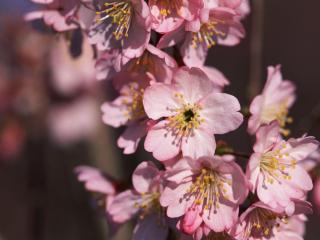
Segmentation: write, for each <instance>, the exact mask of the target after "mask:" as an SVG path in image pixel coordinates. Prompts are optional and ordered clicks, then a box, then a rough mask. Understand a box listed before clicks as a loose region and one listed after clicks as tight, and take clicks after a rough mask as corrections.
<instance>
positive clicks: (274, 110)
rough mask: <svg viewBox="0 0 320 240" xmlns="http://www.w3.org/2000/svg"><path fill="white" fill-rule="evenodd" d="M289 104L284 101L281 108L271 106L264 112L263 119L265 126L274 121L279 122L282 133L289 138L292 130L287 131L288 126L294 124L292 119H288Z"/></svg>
mask: <svg viewBox="0 0 320 240" xmlns="http://www.w3.org/2000/svg"><path fill="white" fill-rule="evenodd" d="M288 114H289V111H288V103H287V100H286V101H283V102H282V103H281V104H280V106H269V107H267V108H266V109H264V110H263V112H262V115H261V119H262V122H263V123H265V124H268V123H270V122H271V121H273V120H277V121H278V123H279V125H280V127H281V129H280V132H281V134H282V135H284V136H288V135H289V134H290V130H289V129H286V128H285V126H286V124H290V123H292V122H293V118H292V117H288Z"/></svg>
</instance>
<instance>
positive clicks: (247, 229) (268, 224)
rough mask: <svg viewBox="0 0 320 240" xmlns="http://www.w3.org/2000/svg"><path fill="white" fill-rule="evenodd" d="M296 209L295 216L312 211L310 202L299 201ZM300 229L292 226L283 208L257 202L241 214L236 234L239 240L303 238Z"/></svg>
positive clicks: (288, 239) (293, 239) (300, 239)
mask: <svg viewBox="0 0 320 240" xmlns="http://www.w3.org/2000/svg"><path fill="white" fill-rule="evenodd" d="M298 205H299V206H298ZM295 209H296V211H295V212H294V213H293V214H295V215H294V217H297V216H301V214H303V213H307V214H310V213H312V207H311V205H310V204H309V203H308V202H300V203H298V204H297V207H296V208H295ZM291 218H293V217H291ZM299 229H300V228H298V229H292V228H291V226H290V218H289V217H288V215H287V214H286V213H285V212H284V211H283V208H270V207H269V206H268V205H266V204H264V203H262V202H256V203H254V204H253V205H251V207H249V208H248V209H247V210H246V211H245V212H244V213H243V214H242V215H241V216H240V221H239V224H238V226H237V229H236V231H235V236H236V239H238V240H279V239H281V240H303V238H302V237H301V235H300V233H301V232H299Z"/></svg>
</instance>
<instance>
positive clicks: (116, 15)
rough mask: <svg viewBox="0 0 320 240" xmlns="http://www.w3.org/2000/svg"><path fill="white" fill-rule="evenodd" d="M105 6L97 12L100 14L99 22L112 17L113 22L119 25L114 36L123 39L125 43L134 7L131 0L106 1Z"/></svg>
mask: <svg viewBox="0 0 320 240" xmlns="http://www.w3.org/2000/svg"><path fill="white" fill-rule="evenodd" d="M104 8H105V9H103V10H101V11H98V12H96V14H97V15H98V18H97V22H103V21H105V20H107V19H109V18H112V22H111V24H116V25H117V27H116V29H115V30H114V31H113V36H114V38H115V39H116V40H121V42H122V44H123V40H124V38H127V37H128V32H129V28H130V25H131V19H132V15H133V9H132V5H131V2H130V1H126V0H123V1H114V2H106V3H104Z"/></svg>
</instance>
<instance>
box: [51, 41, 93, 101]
mask: <svg viewBox="0 0 320 240" xmlns="http://www.w3.org/2000/svg"><path fill="white" fill-rule="evenodd" d="M50 64H51V68H52V79H53V82H52V84H53V86H54V88H55V89H56V90H57V91H58V92H59V93H61V94H64V95H72V94H75V93H77V92H78V91H79V90H88V89H90V88H92V86H94V84H96V82H95V68H94V62H93V51H92V47H91V46H90V45H89V44H88V42H87V41H84V42H83V44H82V54H81V56H79V57H77V58H72V57H71V56H70V52H69V47H68V43H67V42H66V41H64V40H63V39H61V40H59V41H58V42H57V44H56V46H55V47H54V48H52V51H51V56H50Z"/></svg>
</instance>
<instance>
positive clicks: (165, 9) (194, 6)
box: [149, 0, 203, 33]
mask: <svg viewBox="0 0 320 240" xmlns="http://www.w3.org/2000/svg"><path fill="white" fill-rule="evenodd" d="M149 6H150V11H151V14H152V17H153V26H152V28H153V29H154V30H155V31H157V32H159V33H167V32H170V31H172V30H175V29H176V28H177V27H179V25H180V24H181V23H182V22H183V21H184V20H188V21H192V20H194V19H195V18H196V17H197V15H198V12H199V11H200V10H201V9H202V8H203V2H202V0H191V1H190V0H189V1H187V0H149Z"/></svg>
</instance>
